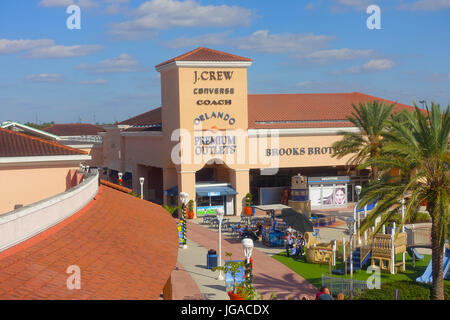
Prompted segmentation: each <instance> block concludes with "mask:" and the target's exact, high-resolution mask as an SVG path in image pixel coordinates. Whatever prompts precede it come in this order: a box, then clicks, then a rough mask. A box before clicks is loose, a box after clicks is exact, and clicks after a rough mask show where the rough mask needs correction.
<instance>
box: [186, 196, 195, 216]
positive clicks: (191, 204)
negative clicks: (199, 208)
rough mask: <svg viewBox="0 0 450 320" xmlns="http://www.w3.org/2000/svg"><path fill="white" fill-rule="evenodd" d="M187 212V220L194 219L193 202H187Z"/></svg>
mask: <svg viewBox="0 0 450 320" xmlns="http://www.w3.org/2000/svg"><path fill="white" fill-rule="evenodd" d="M187 210H188V214H187V216H188V218H189V219H194V200H189V202H188V204H187Z"/></svg>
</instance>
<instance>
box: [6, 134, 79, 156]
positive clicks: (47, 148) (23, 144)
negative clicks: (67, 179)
mask: <svg viewBox="0 0 450 320" xmlns="http://www.w3.org/2000/svg"><path fill="white" fill-rule="evenodd" d="M84 154H88V153H87V152H85V151H82V150H79V149H74V148H70V147H67V146H64V145H62V144H59V143H56V142H51V141H48V140H44V139H40V138H36V137H32V136H30V135H27V134H23V133H20V132H16V131H12V130H7V129H1V128H0V157H33V156H62V155H84Z"/></svg>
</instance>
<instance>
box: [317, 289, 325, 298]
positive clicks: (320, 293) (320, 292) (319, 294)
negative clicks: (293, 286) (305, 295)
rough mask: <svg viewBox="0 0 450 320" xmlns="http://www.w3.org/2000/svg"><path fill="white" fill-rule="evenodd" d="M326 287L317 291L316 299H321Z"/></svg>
mask: <svg viewBox="0 0 450 320" xmlns="http://www.w3.org/2000/svg"><path fill="white" fill-rule="evenodd" d="M325 289H326V287H321V288H320V290H319V292H317V293H316V300H319V298H320V296H321V295H322V294H323V292H324V291H325Z"/></svg>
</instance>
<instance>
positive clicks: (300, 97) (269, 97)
mask: <svg viewBox="0 0 450 320" xmlns="http://www.w3.org/2000/svg"><path fill="white" fill-rule="evenodd" d="M374 100H378V101H383V102H385V103H388V104H392V103H395V107H394V111H395V112H398V111H399V110H402V109H406V110H411V111H414V107H412V106H409V105H405V104H401V103H396V102H394V101H390V100H386V99H382V98H378V97H374V96H370V95H367V94H363V93H359V92H353V93H299V94H249V95H248V127H249V128H250V129H275V128H277V129H281V128H330V127H352V126H353V124H352V123H350V122H349V121H347V119H346V116H348V115H350V114H351V112H352V111H353V108H352V103H354V104H356V105H357V104H358V103H359V102H363V103H364V102H371V101H374ZM161 122H162V119H161V107H159V108H156V109H153V110H151V111H148V112H145V113H142V114H140V115H137V116H135V117H133V118H130V119H128V120H125V121H122V122H121V123H120V124H128V125H131V126H145V125H152V124H156V123H161ZM143 130H145V129H142V128H137V127H136V128H133V127H131V128H128V129H127V131H143Z"/></svg>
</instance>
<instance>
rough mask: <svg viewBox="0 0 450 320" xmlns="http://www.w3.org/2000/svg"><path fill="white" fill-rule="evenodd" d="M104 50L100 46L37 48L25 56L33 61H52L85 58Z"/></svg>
mask: <svg viewBox="0 0 450 320" xmlns="http://www.w3.org/2000/svg"><path fill="white" fill-rule="evenodd" d="M101 49H103V47H102V46H99V45H74V46H63V45H55V46H50V47H41V48H35V49H32V50H30V51H29V52H28V54H27V55H25V57H26V58H31V59H51V58H70V57H80V56H85V55H88V54H90V53H93V52H97V51H99V50H101Z"/></svg>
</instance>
